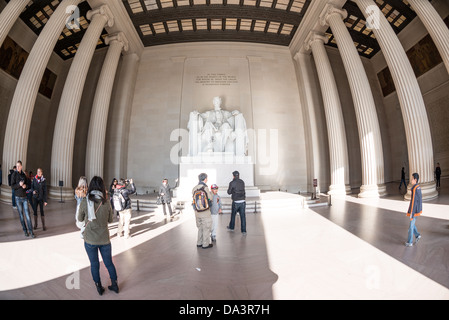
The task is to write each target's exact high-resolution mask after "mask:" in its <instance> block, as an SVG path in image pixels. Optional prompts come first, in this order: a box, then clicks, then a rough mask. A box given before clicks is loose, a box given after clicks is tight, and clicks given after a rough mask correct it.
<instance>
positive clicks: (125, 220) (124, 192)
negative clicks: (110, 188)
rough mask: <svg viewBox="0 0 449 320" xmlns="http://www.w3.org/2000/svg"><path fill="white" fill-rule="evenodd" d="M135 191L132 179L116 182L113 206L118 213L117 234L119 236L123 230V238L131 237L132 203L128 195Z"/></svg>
mask: <svg viewBox="0 0 449 320" xmlns="http://www.w3.org/2000/svg"><path fill="white" fill-rule="evenodd" d="M134 193H136V187H135V186H134V181H133V179H129V180H124V179H120V181H119V182H118V183H117V185H116V187H115V189H114V194H113V195H112V197H113V202H114V208H115V210H117V212H118V213H119V222H118V226H117V236H118V237H121V236H122V232H124V236H125V239H128V238H130V237H131V235H130V229H131V215H132V203H131V199H130V198H129V196H130V195H131V194H134ZM119 195H121V196H122V197H123V202H121V201H120V200H119V199H120V197H119Z"/></svg>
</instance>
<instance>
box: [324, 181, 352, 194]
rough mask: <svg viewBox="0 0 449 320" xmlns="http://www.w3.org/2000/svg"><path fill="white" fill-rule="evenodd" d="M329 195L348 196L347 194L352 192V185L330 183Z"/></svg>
mask: <svg viewBox="0 0 449 320" xmlns="http://www.w3.org/2000/svg"><path fill="white" fill-rule="evenodd" d="M327 194H328V195H331V196H346V195H347V194H351V186H350V185H348V184H347V185H336V184H334V185H330V186H329V191H328V192H327Z"/></svg>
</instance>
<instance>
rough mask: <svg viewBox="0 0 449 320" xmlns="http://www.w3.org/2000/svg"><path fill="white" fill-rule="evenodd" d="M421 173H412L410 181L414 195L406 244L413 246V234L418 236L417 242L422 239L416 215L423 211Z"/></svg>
mask: <svg viewBox="0 0 449 320" xmlns="http://www.w3.org/2000/svg"><path fill="white" fill-rule="evenodd" d="M418 181H419V174H417V173H414V174H412V179H411V180H410V183H411V184H412V189H411V191H412V197H411V199H410V205H409V207H408V210H407V216H408V217H410V226H409V228H408V238H407V242H406V243H405V245H406V246H407V247H411V246H413V236H415V238H416V242H415V244H416V243H418V241H419V240H420V239H421V234H420V233H419V232H418V229H417V228H416V217H418V216H419V215H421V213H422V193H421V187H420V186H419V184H418Z"/></svg>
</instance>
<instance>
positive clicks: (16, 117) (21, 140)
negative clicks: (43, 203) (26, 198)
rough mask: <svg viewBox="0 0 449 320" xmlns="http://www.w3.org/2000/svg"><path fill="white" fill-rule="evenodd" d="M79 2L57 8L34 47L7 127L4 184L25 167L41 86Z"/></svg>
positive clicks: (67, 2) (6, 193)
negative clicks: (19, 165)
mask: <svg viewBox="0 0 449 320" xmlns="http://www.w3.org/2000/svg"><path fill="white" fill-rule="evenodd" d="M11 2H14V1H10V3H11ZM79 2H80V0H64V1H63V2H62V3H61V4H60V5H59V6H58V8H57V9H56V10H55V12H53V14H52V15H51V17H50V19H49V20H48V22H47V23H46V25H45V27H44V28H43V30H42V32H41V33H40V35H39V37H38V38H37V40H36V42H35V44H34V45H33V48H32V49H31V52H30V54H29V56H28V59H27V61H26V63H25V66H24V68H23V70H22V73H21V75H20V78H19V81H18V82H17V86H16V90H15V92H14V97H13V99H12V102H11V107H10V109H9V114H8V122H7V124H6V131H5V140H4V145H3V161H2V165H3V168H4V170H3V181H7V179H8V173H9V169H10V168H12V167H13V166H14V165H15V164H16V162H17V160H22V162H23V164H24V167H26V160H27V150H28V136H29V132H30V126H31V119H32V116H33V111H34V104H35V102H36V97H37V94H38V91H39V85H40V83H41V81H42V77H43V75H44V72H45V69H46V67H47V64H48V61H49V59H50V56H51V54H52V52H53V49H54V47H55V45H56V42H57V41H58V38H59V36H60V34H61V32H62V30H63V28H64V26H65V24H66V20H67V18H69V17H70V16H71V15H72V13H73V12H71V11H69V10H67V8H68V7H70V6H76V5H78V4H79ZM10 195H11V188H9V187H8V185H7V184H3V185H2V196H1V197H2V199H6V200H10ZM5 197H6V198H5ZM8 197H9V199H8Z"/></svg>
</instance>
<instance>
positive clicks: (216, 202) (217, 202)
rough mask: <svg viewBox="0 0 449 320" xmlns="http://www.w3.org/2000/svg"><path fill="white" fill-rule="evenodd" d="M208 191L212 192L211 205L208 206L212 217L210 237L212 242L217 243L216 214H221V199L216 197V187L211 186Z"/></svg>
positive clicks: (214, 185)
mask: <svg viewBox="0 0 449 320" xmlns="http://www.w3.org/2000/svg"><path fill="white" fill-rule="evenodd" d="M210 189H211V190H212V194H213V197H212V204H211V206H210V214H211V217H212V229H211V237H212V241H217V226H218V214H219V213H222V204H221V198H220V196H219V195H218V186H217V185H216V184H213V185H212V186H211V187H210Z"/></svg>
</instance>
